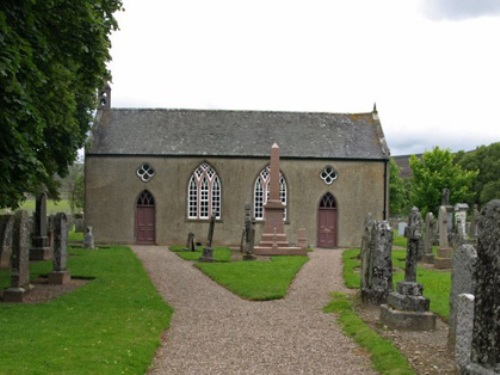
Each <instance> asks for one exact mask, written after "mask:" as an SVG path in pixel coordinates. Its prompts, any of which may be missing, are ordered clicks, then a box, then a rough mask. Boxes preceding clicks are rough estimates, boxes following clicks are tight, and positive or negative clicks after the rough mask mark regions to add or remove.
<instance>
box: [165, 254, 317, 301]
mask: <svg viewBox="0 0 500 375" xmlns="http://www.w3.org/2000/svg"><path fill="white" fill-rule="evenodd" d="M182 248H183V246H170V250H171V251H174V252H175V253H176V254H177V255H179V256H180V257H181V258H183V259H186V260H198V259H199V258H200V255H201V251H202V250H201V247H200V248H198V249H197V251H196V252H191V251H182ZM214 258H215V262H214V263H196V264H195V265H196V267H197V268H199V269H200V270H201V271H202V272H203V273H205V274H206V275H207V276H209V277H210V278H211V279H212V280H214V281H215V282H217V283H218V284H220V285H222V286H224V287H226V288H227V289H229V290H230V291H231V292H233V293H234V294H236V295H238V296H240V297H242V298H245V299H248V300H251V301H269V300H273V299H280V298H283V297H285V295H286V293H287V291H288V287H289V286H290V283H291V282H292V281H293V279H294V277H295V275H296V274H297V272H298V271H299V270H300V268H301V267H302V266H303V265H304V264H305V263H306V262H307V261H308V260H309V258H308V257H307V256H297V255H295V256H275V257H271V260H270V261H255V260H252V261H243V260H242V261H236V262H231V250H230V249H228V248H226V247H215V249H214Z"/></svg>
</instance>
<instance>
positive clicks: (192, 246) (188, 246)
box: [183, 232, 196, 251]
mask: <svg viewBox="0 0 500 375" xmlns="http://www.w3.org/2000/svg"><path fill="white" fill-rule="evenodd" d="M183 250H184V251H196V246H195V244H194V233H193V232H189V233H188V237H187V240H186V247H185V248H184V249H183Z"/></svg>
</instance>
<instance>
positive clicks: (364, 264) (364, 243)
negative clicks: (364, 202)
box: [359, 212, 373, 289]
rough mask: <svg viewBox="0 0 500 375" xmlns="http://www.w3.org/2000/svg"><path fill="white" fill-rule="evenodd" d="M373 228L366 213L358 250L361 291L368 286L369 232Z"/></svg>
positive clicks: (371, 220) (370, 218)
mask: <svg viewBox="0 0 500 375" xmlns="http://www.w3.org/2000/svg"><path fill="white" fill-rule="evenodd" d="M372 227H373V219H372V214H371V212H368V213H367V214H366V217H365V222H364V224H363V228H364V230H363V236H362V237H361V249H360V254H359V257H360V260H361V264H360V266H361V267H360V269H361V275H360V276H361V277H360V284H361V285H360V288H361V289H363V288H364V287H366V286H367V285H368V279H369V267H368V266H369V263H370V262H369V258H370V247H371V245H370V242H371V240H372V236H371V230H372Z"/></svg>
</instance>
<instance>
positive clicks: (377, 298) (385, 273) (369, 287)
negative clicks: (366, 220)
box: [361, 221, 393, 305]
mask: <svg viewBox="0 0 500 375" xmlns="http://www.w3.org/2000/svg"><path fill="white" fill-rule="evenodd" d="M370 233H371V239H370V241H369V243H368V249H367V250H366V251H365V254H367V255H366V256H365V257H364V259H365V261H366V262H367V263H368V264H367V265H366V266H364V267H363V268H365V269H366V271H367V272H365V274H364V278H365V280H364V281H363V284H364V285H363V287H362V289H361V300H362V301H363V302H364V303H371V304H375V305H379V304H381V303H385V302H386V301H387V296H388V295H389V293H390V292H391V291H392V257H391V252H392V237H393V234H392V229H391V226H390V225H389V223H388V222H387V221H375V222H373V223H372V229H371V231H370Z"/></svg>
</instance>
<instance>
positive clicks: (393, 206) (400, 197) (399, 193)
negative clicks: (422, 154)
mask: <svg viewBox="0 0 500 375" xmlns="http://www.w3.org/2000/svg"><path fill="white" fill-rule="evenodd" d="M399 172H400V168H399V166H398V164H397V163H396V162H395V161H394V159H392V158H391V159H390V160H389V211H390V213H391V215H399V214H403V213H406V212H407V211H408V208H409V196H408V194H409V190H410V181H409V180H406V179H403V178H401V177H400V175H399Z"/></svg>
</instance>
